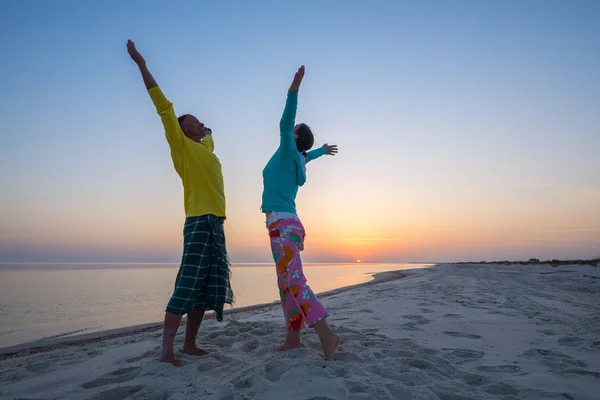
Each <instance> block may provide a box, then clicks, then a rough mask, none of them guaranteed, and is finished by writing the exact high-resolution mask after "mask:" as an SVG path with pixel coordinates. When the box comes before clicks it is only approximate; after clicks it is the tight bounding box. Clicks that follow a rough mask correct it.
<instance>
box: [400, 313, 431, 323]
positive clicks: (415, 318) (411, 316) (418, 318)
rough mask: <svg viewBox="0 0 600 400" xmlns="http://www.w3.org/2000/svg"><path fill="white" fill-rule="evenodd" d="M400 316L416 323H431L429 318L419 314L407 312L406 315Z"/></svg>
mask: <svg viewBox="0 0 600 400" xmlns="http://www.w3.org/2000/svg"><path fill="white" fill-rule="evenodd" d="M402 318H406V319H410V320H411V321H413V323H414V324H416V325H427V324H429V323H431V320H430V319H427V318H423V317H421V316H420V315H414V314H408V315H403V316H402Z"/></svg>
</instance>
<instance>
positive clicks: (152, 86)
mask: <svg viewBox="0 0 600 400" xmlns="http://www.w3.org/2000/svg"><path fill="white" fill-rule="evenodd" d="M127 52H128V53H129V56H130V57H131V59H132V60H133V61H134V62H135V63H136V64H137V66H138V68H139V69H140V72H141V73H142V78H143V79H144V85H146V89H147V90H148V94H149V95H150V98H151V99H152V102H153V103H154V106H155V107H156V112H157V113H158V115H160V119H161V121H162V123H163V126H164V128H165V136H166V137H167V142H169V147H170V148H171V158H172V159H173V164H174V165H175V169H176V170H177V172H178V173H179V174H180V175H181V171H182V168H183V164H182V158H181V152H182V149H183V132H182V131H181V127H180V126H179V121H178V120H177V116H176V115H175V110H173V103H171V102H170V101H169V100H167V98H166V97H165V95H164V94H163V92H162V90H160V88H159V87H158V84H157V83H156V81H155V80H154V77H153V76H152V74H151V73H150V71H148V68H147V67H146V60H144V57H142V55H141V54H140V52H139V51H137V49H136V48H135V43H133V42H132V41H131V40H128V41H127Z"/></svg>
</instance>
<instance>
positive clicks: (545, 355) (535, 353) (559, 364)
mask: <svg viewBox="0 0 600 400" xmlns="http://www.w3.org/2000/svg"><path fill="white" fill-rule="evenodd" d="M523 355H524V356H526V357H530V358H538V359H541V360H543V361H544V362H545V363H546V364H547V365H549V366H550V367H551V368H552V369H553V370H554V371H556V370H562V369H563V367H564V365H565V364H568V365H572V366H575V367H587V366H588V365H587V364H586V363H585V362H583V361H581V360H577V359H575V358H573V357H571V356H568V355H566V354H562V353H559V352H558V351H554V350H546V349H537V348H533V349H529V350H527V351H526V352H524V353H523Z"/></svg>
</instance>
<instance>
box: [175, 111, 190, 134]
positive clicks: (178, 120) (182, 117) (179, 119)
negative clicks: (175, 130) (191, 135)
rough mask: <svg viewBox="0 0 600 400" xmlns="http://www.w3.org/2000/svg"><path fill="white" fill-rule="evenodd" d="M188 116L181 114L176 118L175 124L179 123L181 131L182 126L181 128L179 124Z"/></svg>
mask: <svg viewBox="0 0 600 400" xmlns="http://www.w3.org/2000/svg"><path fill="white" fill-rule="evenodd" d="M188 115H190V114H183V115H181V116H179V117H177V122H179V127H180V128H181V129H182V130H183V126H181V124H182V123H183V120H184V119H185V117H187V116H188Z"/></svg>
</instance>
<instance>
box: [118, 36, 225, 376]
mask: <svg viewBox="0 0 600 400" xmlns="http://www.w3.org/2000/svg"><path fill="white" fill-rule="evenodd" d="M127 51H128V52H129V55H130V56H131V59H132V60H133V61H135V63H136V64H137V66H138V67H139V69H140V72H141V74H142V78H143V79H144V84H145V85H146V89H147V90H148V94H149V95H150V98H151V99H152V102H153V103H154V105H155V107H156V111H157V113H158V115H160V118H161V120H162V124H163V126H164V129H165V135H166V137H167V142H168V143H169V147H170V148H171V158H172V160H173V165H174V166H175V170H176V171H177V174H179V176H180V177H181V180H182V183H183V193H184V201H185V215H186V219H185V224H184V228H183V256H182V260H181V266H180V268H179V272H178V274H177V279H176V281H175V289H174V291H173V295H172V296H171V300H170V301H169V304H168V305H167V308H166V312H165V322H164V333H163V341H162V353H161V357H160V361H161V362H168V363H171V364H173V365H175V366H179V361H178V360H176V359H175V355H174V351H173V346H174V341H175V335H176V334H177V329H178V328H179V325H180V323H181V317H182V316H183V315H184V314H187V326H186V333H185V342H184V345H183V352H184V353H186V354H190V355H195V356H201V355H205V354H206V351H204V350H201V349H199V348H198V347H197V346H196V336H197V335H198V329H199V328H200V323H201V322H202V318H203V317H204V312H205V311H206V310H207V309H208V310H214V311H215V313H216V317H217V320H218V321H222V320H223V307H224V304H225V303H227V304H232V302H233V292H232V290H231V285H230V274H231V270H230V266H229V259H228V257H227V249H226V245H225V234H224V230H223V222H224V220H225V191H224V185H223V173H222V171H221V163H220V161H219V159H218V158H217V156H216V155H215V154H214V153H213V150H214V142H213V138H212V132H211V130H210V129H208V128H207V127H205V126H204V124H203V123H202V122H200V121H198V119H197V118H196V117H194V116H193V115H189V114H186V115H182V116H180V117H177V116H176V115H175V111H174V110H173V104H172V103H171V102H169V101H168V100H167V99H166V97H165V95H164V94H163V93H162V91H161V89H160V88H159V87H158V85H157V84H156V81H155V80H154V78H153V77H152V75H151V74H150V72H149V71H148V68H147V67H146V61H145V60H144V58H143V57H142V55H141V54H140V53H139V52H138V51H137V49H136V48H135V44H134V43H133V42H132V41H131V40H129V41H127Z"/></svg>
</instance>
